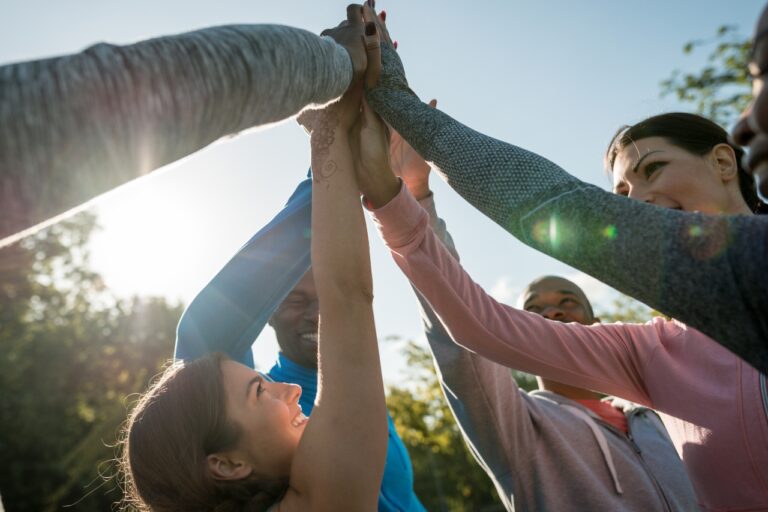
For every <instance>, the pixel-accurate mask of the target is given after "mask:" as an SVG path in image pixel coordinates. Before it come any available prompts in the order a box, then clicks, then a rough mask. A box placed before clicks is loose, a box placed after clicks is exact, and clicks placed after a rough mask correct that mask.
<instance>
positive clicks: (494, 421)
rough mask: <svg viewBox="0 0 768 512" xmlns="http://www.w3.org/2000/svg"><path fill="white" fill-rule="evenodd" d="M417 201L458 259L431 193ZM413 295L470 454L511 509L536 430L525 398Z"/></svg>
mask: <svg viewBox="0 0 768 512" xmlns="http://www.w3.org/2000/svg"><path fill="white" fill-rule="evenodd" d="M419 203H420V204H421V206H422V207H423V208H424V210H426V211H427V212H428V213H429V217H430V227H431V229H432V231H433V232H434V233H435V235H436V236H437V238H438V239H439V240H440V242H441V243H442V244H443V245H444V246H445V247H446V248H447V249H448V250H449V251H450V252H451V254H453V255H454V256H455V257H456V259H457V260H458V253H457V252H456V248H455V246H454V244H453V239H452V238H451V235H450V233H448V231H447V229H446V226H445V222H444V221H443V220H442V219H441V218H439V217H438V216H437V211H436V209H435V203H434V200H433V197H432V196H431V195H430V196H428V197H426V198H424V199H422V200H421V201H419ZM416 294H417V297H418V300H419V305H420V309H421V315H422V320H423V322H424V332H425V334H426V337H427V341H428V342H429V348H430V349H431V351H432V357H433V358H434V360H435V366H436V367H437V373H438V376H439V378H440V385H441V386H442V388H443V394H444V395H445V397H446V399H447V400H448V403H449V405H450V407H451V411H453V415H454V417H455V418H456V421H457V423H458V424H459V427H460V428H461V431H462V433H463V435H464V439H465V440H466V441H467V443H468V444H469V445H470V447H471V449H472V453H473V454H474V456H475V457H476V458H477V460H478V462H479V463H480V465H481V466H482V467H483V469H485V471H486V473H487V474H488V476H489V477H490V478H491V479H493V481H494V483H495V484H496V486H497V489H503V491H504V492H499V498H501V500H502V501H503V502H504V505H505V506H506V507H507V509H509V510H512V509H513V508H514V506H513V499H514V498H513V497H514V489H515V482H514V476H515V474H516V473H517V472H518V471H525V469H526V468H519V467H516V465H515V463H516V462H517V461H519V460H525V459H526V456H525V453H527V452H529V450H530V449H532V448H533V447H534V446H535V438H536V435H537V434H536V430H535V428H534V425H533V422H532V421H531V415H530V412H529V410H528V407H529V403H528V401H527V400H526V399H525V398H524V397H523V395H522V394H521V391H520V389H519V388H518V386H517V383H516V382H515V379H514V378H513V376H512V373H511V372H510V370H509V368H507V367H505V366H502V365H500V364H497V363H494V362H493V361H490V360H489V359H486V358H484V357H482V356H480V355H478V354H476V353H474V352H471V351H469V350H467V349H465V348H463V347H461V346H459V345H457V344H456V343H454V342H453V340H452V339H451V337H450V335H449V334H448V333H447V332H446V330H445V327H443V325H442V323H441V322H440V319H439V318H438V316H437V314H436V313H435V311H434V310H433V309H432V306H430V305H429V303H428V302H427V300H426V299H424V297H423V296H422V295H421V294H420V293H418V291H417V292H416ZM510 454H515V456H514V457H510Z"/></svg>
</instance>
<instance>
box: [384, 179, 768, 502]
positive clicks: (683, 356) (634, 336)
mask: <svg viewBox="0 0 768 512" xmlns="http://www.w3.org/2000/svg"><path fill="white" fill-rule="evenodd" d="M373 213H374V219H375V221H376V223H377V224H378V227H379V231H380V233H381V235H382V237H383V238H384V241H385V243H386V244H387V246H388V247H389V248H390V250H391V251H392V255H393V257H394V259H395V261H396V262H397V264H398V265H399V266H400V268H401V269H402V270H403V272H404V273H405V274H406V276H408V278H409V279H410V280H411V282H412V283H413V285H414V286H415V287H416V288H418V289H419V291H420V292H421V293H422V294H423V295H424V297H425V298H426V299H427V300H428V301H429V303H430V304H431V305H432V307H433V308H434V310H435V312H436V313H437V314H438V315H439V317H440V319H441V321H442V322H443V324H444V326H445V328H446V330H447V331H448V332H449V333H450V335H451V337H452V338H453V340H454V341H456V343H458V344H459V345H461V346H463V347H465V348H467V349H469V350H471V351H473V352H476V353H478V354H480V355H481V356H483V357H486V358H488V359H490V360H492V361H494V362H497V363H499V364H503V365H505V366H508V367H510V368H516V369H519V370H522V371H526V372H530V373H533V374H536V375H540V376H542V377H545V378H549V379H553V380H556V381H559V382H563V383H565V384H570V385H573V386H578V387H582V388H588V389H592V390H595V391H599V392H602V393H607V394H611V395H615V396H618V397H621V398H625V399H627V400H631V401H633V402H636V403H638V404H642V405H645V406H647V407H651V408H653V409H656V410H657V411H659V412H660V413H661V417H662V419H663V421H664V424H665V426H666V427H667V429H668V430H669V433H670V435H671V437H672V440H673V442H674V444H675V447H676V448H677V451H678V453H679V454H680V457H681V458H682V460H683V462H684V464H685V466H686V468H687V470H688V472H689V475H690V478H691V482H692V483H693V486H694V489H695V490H696V494H697V496H698V499H699V502H700V504H701V506H702V507H703V508H704V509H706V510H713V511H723V510H732V511H757V510H768V392H766V387H765V384H766V383H765V378H764V377H762V376H761V375H760V374H759V373H758V372H757V370H755V369H754V368H752V367H751V366H750V365H748V364H747V363H745V362H744V361H742V360H741V359H740V358H738V357H736V356H735V355H733V354H732V353H731V352H730V351H728V350H727V349H725V348H723V347H721V346H720V345H719V344H717V343H716V342H715V341H713V340H712V339H710V338H708V337H707V336H705V335H704V334H702V333H700V332H699V331H696V330H695V329H692V328H690V327H687V326H686V325H684V324H682V323H680V322H677V321H675V320H671V321H668V320H664V319H661V318H655V319H654V320H653V321H651V322H648V323H647V324H622V323H617V324H594V325H591V326H584V325H581V324H578V323H568V324H564V323H560V322H551V321H549V320H546V319H545V318H543V317H541V316H539V315H535V314H532V313H528V312H525V311H520V310H517V309H514V308H512V307H509V306H507V305H504V304H500V303H499V302H497V301H495V300H494V299H493V298H492V297H490V296H489V295H488V294H487V293H486V292H485V290H483V289H482V288H481V287H480V286H479V285H477V283H475V282H474V281H472V279H471V278H470V277H469V275H468V274H467V273H466V272H465V271H464V269H463V268H462V267H461V265H460V264H459V263H458V262H457V261H456V260H455V259H454V258H453V257H452V256H451V254H450V253H449V252H448V250H447V249H446V248H445V247H444V246H443V244H442V243H441V242H440V241H439V240H438V238H437V237H436V236H435V234H434V233H433V232H432V230H431V229H430V228H429V226H428V223H429V215H428V214H427V212H426V211H425V210H423V209H422V208H421V206H419V204H418V203H417V202H416V201H415V200H414V199H413V197H412V196H411V195H410V194H409V193H408V191H407V189H406V188H405V187H403V188H402V190H401V191H400V193H399V194H398V195H397V196H396V197H395V198H394V199H393V200H392V201H391V202H390V203H388V204H387V205H386V206H384V207H382V208H380V209H378V210H375V211H374V212H373ZM694 300H695V298H694Z"/></svg>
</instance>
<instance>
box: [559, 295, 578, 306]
mask: <svg viewBox="0 0 768 512" xmlns="http://www.w3.org/2000/svg"><path fill="white" fill-rule="evenodd" d="M577 304H578V303H577V302H576V300H574V299H572V298H570V297H566V298H564V299H563V300H561V301H560V305H561V306H568V307H573V306H575V305H577Z"/></svg>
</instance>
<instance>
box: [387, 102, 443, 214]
mask: <svg viewBox="0 0 768 512" xmlns="http://www.w3.org/2000/svg"><path fill="white" fill-rule="evenodd" d="M429 106H430V107H432V108H435V107H436V106H437V100H432V101H430V102H429ZM390 135H391V139H390V144H389V161H390V164H391V167H392V172H394V173H395V175H396V176H399V177H400V178H402V180H403V183H405V186H406V187H408V190H409V191H410V193H411V195H412V196H413V197H415V198H416V199H423V198H425V197H427V196H428V195H429V194H430V190H429V173H430V171H431V169H430V167H429V164H428V163H427V162H426V161H425V160H424V158H422V156H421V155H420V154H418V153H417V152H416V150H415V149H413V148H412V147H411V145H410V144H408V142H407V141H406V140H405V139H403V138H402V137H401V136H400V134H399V133H397V132H396V131H394V130H391V131H390Z"/></svg>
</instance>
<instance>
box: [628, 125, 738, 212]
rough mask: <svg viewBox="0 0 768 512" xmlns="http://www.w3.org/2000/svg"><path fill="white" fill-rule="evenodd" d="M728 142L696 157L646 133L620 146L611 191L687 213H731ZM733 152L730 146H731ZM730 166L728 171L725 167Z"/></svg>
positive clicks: (732, 176) (734, 177)
mask: <svg viewBox="0 0 768 512" xmlns="http://www.w3.org/2000/svg"><path fill="white" fill-rule="evenodd" d="M728 149H730V148H729V147H728V146H727V145H726V144H721V145H718V146H715V148H714V149H713V151H712V152H711V153H710V154H707V155H704V156H698V155H695V154H693V153H690V152H688V151H686V150H685V149H682V148H679V147H677V146H675V145H673V144H670V143H669V142H667V141H666V139H663V138H661V137H648V138H646V139H641V140H639V141H636V142H635V143H634V144H630V145H628V146H627V147H625V148H624V149H622V150H621V151H620V152H619V153H618V154H617V156H616V160H615V161H614V164H613V192H614V193H615V194H620V195H624V196H627V197H630V198H632V199H637V200H638V201H644V202H647V203H651V204H655V205H657V206H662V207H664V208H673V209H677V210H685V211H689V212H693V211H697V212H702V213H713V214H714V213H734V205H733V204H732V203H733V200H734V198H733V190H732V188H733V185H732V184H731V185H729V183H731V182H732V181H734V180H735V185H736V192H737V193H739V194H740V192H739V191H738V169H737V168H736V166H735V165H736V162H735V156H731V162H728ZM730 154H731V155H733V150H730ZM728 166H731V167H733V169H730V170H729V172H724V167H728Z"/></svg>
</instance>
